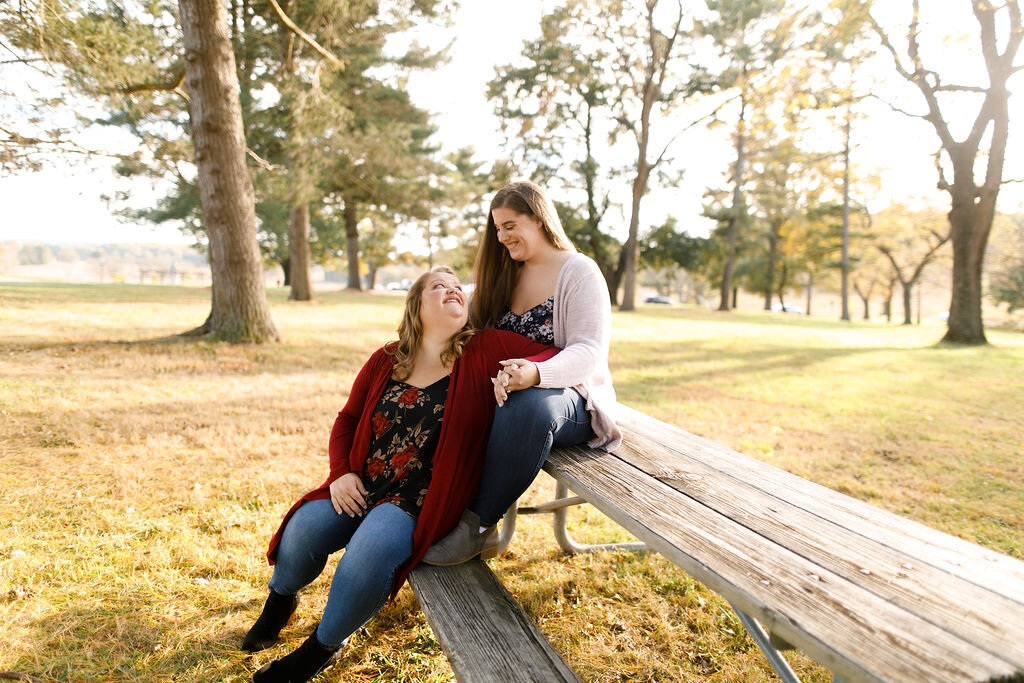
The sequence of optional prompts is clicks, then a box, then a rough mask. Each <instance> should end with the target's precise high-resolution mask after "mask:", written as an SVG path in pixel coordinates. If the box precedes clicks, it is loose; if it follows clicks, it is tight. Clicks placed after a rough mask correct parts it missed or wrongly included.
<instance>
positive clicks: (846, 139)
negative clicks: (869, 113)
mask: <svg viewBox="0 0 1024 683" xmlns="http://www.w3.org/2000/svg"><path fill="white" fill-rule="evenodd" d="M850 117H851V115H850V105H849V103H847V105H846V125H845V126H844V127H843V260H842V275H843V283H842V292H841V297H842V304H843V305H842V312H841V313H840V314H839V319H840V320H849V319H850ZM809 313H810V311H808V314H809Z"/></svg>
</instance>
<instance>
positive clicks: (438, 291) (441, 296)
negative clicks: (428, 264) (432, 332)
mask: <svg viewBox="0 0 1024 683" xmlns="http://www.w3.org/2000/svg"><path fill="white" fill-rule="evenodd" d="M421 296H422V298H421V299H420V321H421V322H422V323H423V326H424V328H427V327H431V326H433V325H435V324H442V325H444V326H445V327H451V326H455V327H462V326H463V325H465V324H466V320H467V318H468V316H469V309H468V308H467V306H466V295H465V294H464V293H463V292H462V283H460V282H459V278H457V277H455V276H454V275H452V274H451V273H445V272H431V273H428V274H427V277H426V282H424V285H423V294H422V295H421Z"/></svg>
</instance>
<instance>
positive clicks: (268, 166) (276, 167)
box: [245, 147, 284, 171]
mask: <svg viewBox="0 0 1024 683" xmlns="http://www.w3.org/2000/svg"><path fill="white" fill-rule="evenodd" d="M245 153H246V154H248V155H249V157H250V158H251V159H252V160H253V161H255V162H256V164H257V165H258V166H259V167H260V168H262V169H263V170H265V171H280V170H281V169H283V168H284V166H281V165H280V164H272V163H270V162H269V161H267V160H266V159H264V158H263V157H261V156H260V155H259V154H257V153H256V152H254V151H252V149H250V148H249V147H246V148H245Z"/></svg>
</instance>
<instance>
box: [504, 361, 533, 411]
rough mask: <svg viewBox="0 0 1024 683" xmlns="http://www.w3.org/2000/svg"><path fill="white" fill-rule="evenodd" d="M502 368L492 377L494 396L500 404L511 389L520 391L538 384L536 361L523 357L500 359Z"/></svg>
mask: <svg viewBox="0 0 1024 683" xmlns="http://www.w3.org/2000/svg"><path fill="white" fill-rule="evenodd" d="M500 363H501V366H502V369H501V370H500V371H499V372H498V376H497V377H495V378H494V398H495V400H496V401H497V402H498V405H499V406H501V405H503V404H504V403H505V399H507V398H508V394H509V393H510V392H513V391H522V390H523V389H529V388H530V387H533V386H536V385H538V384H540V371H539V370H538V369H537V365H536V363H534V362H532V361H528V360H526V359H525V358H511V359H509V360H503V361H500Z"/></svg>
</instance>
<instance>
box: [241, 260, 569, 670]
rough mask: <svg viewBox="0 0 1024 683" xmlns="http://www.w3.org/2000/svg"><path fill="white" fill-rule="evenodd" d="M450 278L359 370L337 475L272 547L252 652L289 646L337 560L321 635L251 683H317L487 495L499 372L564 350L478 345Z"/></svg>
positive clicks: (421, 284)
mask: <svg viewBox="0 0 1024 683" xmlns="http://www.w3.org/2000/svg"><path fill="white" fill-rule="evenodd" d="M468 313H469V312H468V307H467V304H466V297H465V296H464V294H463V292H462V285H461V284H460V283H459V281H458V278H456V277H455V274H454V273H453V272H452V271H451V269H449V268H446V267H440V268H434V269H433V270H431V271H429V272H427V273H424V274H423V275H422V276H421V277H420V278H419V279H418V280H417V281H416V282H415V284H413V286H412V288H411V289H410V290H409V293H408V295H407V297H406V304H405V312H404V315H403V318H402V322H401V325H400V326H399V329H398V337H399V339H398V341H397V342H392V343H390V344H387V345H386V346H384V347H382V348H380V349H378V350H377V351H376V352H375V353H374V354H373V355H372V356H371V357H370V359H369V360H368V361H367V362H366V364H365V365H364V366H363V368H362V370H360V371H359V374H358V376H357V377H356V379H355V382H354V383H353V385H352V390H351V392H350V394H349V397H348V401H347V403H346V404H345V407H344V409H342V411H341V412H340V413H339V414H338V418H337V420H336V421H335V423H334V428H333V430H332V431H331V438H330V441H329V445H328V455H329V462H330V471H329V474H328V476H327V478H326V480H325V481H324V483H323V484H321V485H320V487H319V488H317V489H315V490H313V491H310V492H309V493H307V494H306V495H304V496H303V497H302V498H301V499H300V500H299V501H298V502H297V503H295V505H293V506H292V508H291V509H290V510H289V511H288V513H287V514H286V515H285V518H284V520H283V521H282V523H281V526H280V528H279V529H278V531H277V533H276V534H274V537H273V538H272V539H271V541H270V549H269V551H268V553H267V556H268V558H269V560H270V563H271V564H273V565H274V572H273V576H272V577H271V579H270V584H269V587H270V594H269V596H268V598H267V601H266V603H265V604H264V606H263V611H262V613H261V614H260V616H259V619H257V621H256V623H255V624H254V625H253V626H252V628H251V629H250V630H249V632H248V633H247V634H246V636H245V639H244V641H243V643H242V649H244V650H247V651H250V652H256V651H259V650H263V649H265V648H267V647H269V646H270V645H272V644H273V643H275V642H276V641H277V639H278V635H279V634H280V632H281V629H282V628H284V626H285V625H286V624H287V623H288V621H289V620H290V619H291V617H292V615H293V613H294V612H295V609H296V606H297V604H298V593H299V591H300V590H301V589H302V588H304V587H305V586H307V585H308V584H309V583H311V582H312V581H313V580H314V579H316V577H317V576H319V575H320V573H321V572H322V571H323V569H324V567H325V566H326V563H327V559H328V556H329V555H331V554H332V553H334V552H337V551H339V550H341V549H342V548H344V549H345V552H344V554H343V555H342V556H341V559H340V560H339V561H338V565H337V568H336V569H335V572H334V578H333V579H332V581H331V588H330V592H329V594H328V598H327V604H326V606H325V607H324V611H323V615H322V618H321V620H320V623H319V624H318V625H317V627H316V629H315V630H314V631H313V633H312V634H311V635H310V636H309V637H308V638H307V639H306V641H305V642H304V643H303V644H302V646H301V647H299V648H298V649H297V650H295V651H294V652H292V653H291V654H289V655H287V656H285V657H283V658H282V659H279V660H276V661H274V662H271V663H269V664H267V665H266V666H264V667H263V668H262V669H260V670H259V671H258V672H257V673H256V674H255V675H254V676H253V681H260V682H263V683H268V682H272V681H282V682H283V681H291V682H292V683H296V682H298V681H308V680H309V679H310V678H312V677H313V676H315V675H316V674H317V673H318V672H319V671H320V670H322V669H323V668H324V667H326V666H327V664H328V663H329V661H330V659H331V658H332V657H333V656H334V653H335V652H336V651H337V650H338V649H339V648H341V647H342V646H343V645H344V644H345V642H346V641H347V640H348V637H349V636H350V635H351V634H352V633H353V632H355V631H356V629H358V628H359V627H360V626H362V624H363V623H365V622H366V621H367V620H369V619H370V618H371V617H372V616H373V615H374V614H376V612H377V610H379V609H380V607H381V606H382V605H383V604H384V601H385V600H386V599H387V598H388V596H390V597H391V599H394V597H395V595H396V594H397V592H398V589H399V588H400V587H401V586H402V584H403V583H404V582H405V579H406V577H407V576H408V574H409V572H410V571H411V570H412V568H413V567H415V566H416V564H417V563H418V562H419V561H420V559H421V558H422V557H423V554H424V553H425V552H426V551H427V549H428V548H429V547H430V545H431V544H432V543H434V542H435V541H436V540H438V539H440V538H441V537H442V536H444V535H445V534H446V533H448V532H449V531H450V530H451V529H452V528H453V527H454V526H455V524H456V522H457V521H458V519H459V515H460V514H461V513H462V510H463V509H464V508H465V507H466V505H468V504H469V502H470V501H471V500H472V496H473V493H474V492H475V491H476V490H477V487H478V483H479V479H480V472H481V469H482V464H483V457H482V456H483V451H484V448H485V447H486V443H487V430H488V427H489V426H490V424H491V418H492V415H493V413H494V398H493V391H494V389H493V386H492V382H491V379H490V378H491V377H493V376H494V375H496V374H497V372H498V370H499V369H500V366H499V365H498V361H499V360H501V359H503V358H509V357H514V356H518V355H531V354H539V356H538V357H540V358H547V357H551V356H553V355H554V354H555V353H557V349H553V348H550V347H547V346H543V345H541V344H539V343H536V342H532V341H530V340H528V339H526V338H525V337H522V336H519V335H516V334H512V333H508V332H500V331H498V330H482V331H480V332H474V330H473V328H472V327H471V326H470V324H469V322H468Z"/></svg>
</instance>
